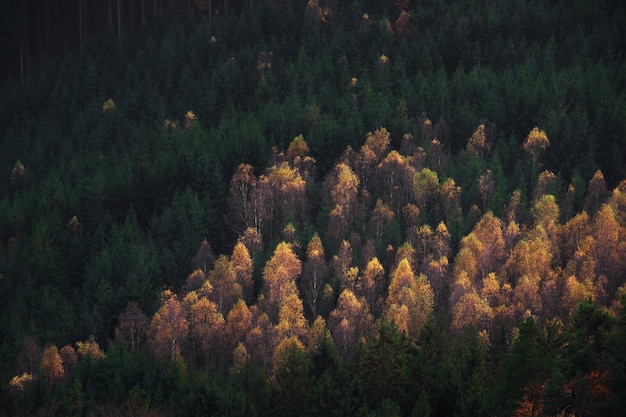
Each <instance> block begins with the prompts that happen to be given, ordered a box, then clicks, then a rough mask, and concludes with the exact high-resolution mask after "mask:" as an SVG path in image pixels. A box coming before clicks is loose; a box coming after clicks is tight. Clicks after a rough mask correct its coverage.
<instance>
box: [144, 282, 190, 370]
mask: <svg viewBox="0 0 626 417" xmlns="http://www.w3.org/2000/svg"><path fill="white" fill-rule="evenodd" d="M188 331H189V322H188V321H187V318H186V314H185V310H184V308H183V305H182V303H181V302H180V301H179V299H178V296H177V295H176V294H175V293H173V292H172V291H170V290H165V291H163V293H162V294H161V306H160V307H159V309H158V310H157V312H156V313H155V314H154V316H153V317H152V322H151V323H150V327H149V329H148V345H149V346H150V348H151V351H152V352H153V353H154V354H155V355H157V356H161V357H163V358H166V359H168V358H169V359H172V360H173V359H174V358H175V357H177V356H179V355H180V347H181V344H182V343H183V340H184V339H185V338H186V337H187V334H188Z"/></svg>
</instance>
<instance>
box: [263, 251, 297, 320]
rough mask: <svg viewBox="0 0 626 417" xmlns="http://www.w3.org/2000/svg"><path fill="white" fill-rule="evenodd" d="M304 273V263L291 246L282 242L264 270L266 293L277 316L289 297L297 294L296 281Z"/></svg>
mask: <svg viewBox="0 0 626 417" xmlns="http://www.w3.org/2000/svg"><path fill="white" fill-rule="evenodd" d="M301 272H302V262H301V261H300V259H298V257H297V256H296V254H295V253H294V252H293V250H292V248H291V245H289V244H288V243H285V242H281V243H279V244H278V246H277V247H276V250H275V251H274V255H273V256H272V258H271V259H270V260H269V261H267V263H266V264H265V268H264V269H263V284H264V291H265V293H266V295H267V301H268V302H269V304H270V306H271V308H272V309H273V311H274V310H275V314H277V313H278V310H279V309H280V306H281V305H282V304H283V302H284V301H285V300H286V299H287V297H288V296H290V295H293V294H297V292H298V289H297V287H296V279H298V277H299V276H300V274H301Z"/></svg>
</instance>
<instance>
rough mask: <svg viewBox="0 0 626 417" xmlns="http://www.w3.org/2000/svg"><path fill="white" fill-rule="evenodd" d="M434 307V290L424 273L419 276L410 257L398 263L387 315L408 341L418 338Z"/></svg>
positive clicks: (390, 287) (390, 286) (391, 284)
mask: <svg viewBox="0 0 626 417" xmlns="http://www.w3.org/2000/svg"><path fill="white" fill-rule="evenodd" d="M433 306H434V294H433V290H432V288H431V286H430V284H429V282H428V280H427V279H426V277H425V276H424V275H420V276H419V277H416V276H415V274H414V272H413V270H412V269H411V265H410V264H409V262H408V260H407V259H406V258H404V259H403V260H402V261H400V263H399V264H398V268H397V269H396V270H395V272H394V273H393V277H392V278H391V283H390V284H389V295H388V297H387V314H386V315H387V318H388V319H390V320H393V321H394V322H395V323H396V325H397V326H398V330H400V331H401V332H404V333H405V334H406V335H407V337H408V338H409V340H412V341H414V342H415V341H417V339H418V337H419V335H420V333H421V330H422V328H423V327H424V325H425V324H426V322H427V320H428V319H429V318H430V316H431V314H432V311H433Z"/></svg>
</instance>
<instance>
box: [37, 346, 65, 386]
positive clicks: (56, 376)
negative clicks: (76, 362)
mask: <svg viewBox="0 0 626 417" xmlns="http://www.w3.org/2000/svg"><path fill="white" fill-rule="evenodd" d="M41 370H42V371H43V374H44V375H45V376H46V379H47V381H48V384H49V385H56V384H57V383H58V382H59V381H60V380H61V379H63V376H64V375H65V369H64V368H63V361H62V360H61V355H59V350H58V349H57V347H56V346H54V345H52V346H50V347H48V348H47V349H45V350H44V351H43V357H42V358H41Z"/></svg>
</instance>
